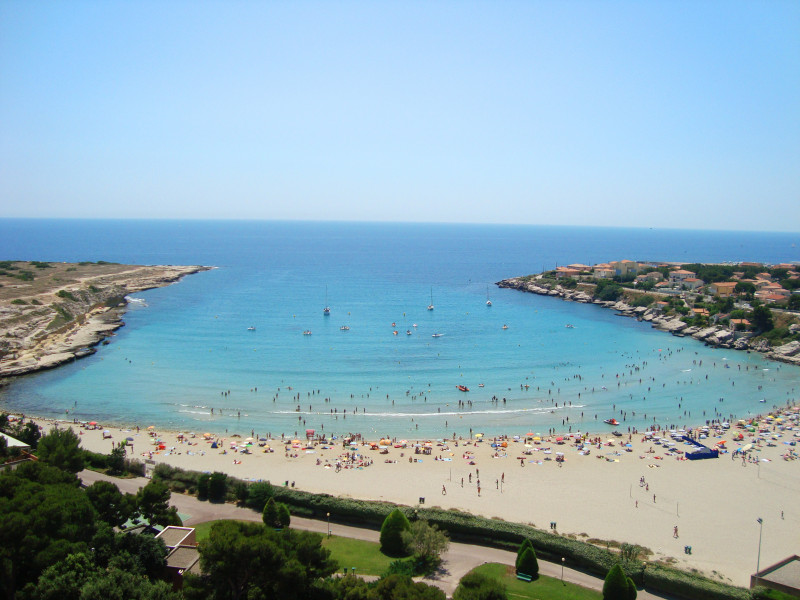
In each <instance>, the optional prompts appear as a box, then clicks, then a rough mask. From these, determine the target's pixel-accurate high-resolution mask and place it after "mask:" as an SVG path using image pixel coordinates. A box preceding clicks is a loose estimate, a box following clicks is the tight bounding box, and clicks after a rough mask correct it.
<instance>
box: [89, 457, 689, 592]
mask: <svg viewBox="0 0 800 600" xmlns="http://www.w3.org/2000/svg"><path fill="white" fill-rule="evenodd" d="M78 477H79V478H80V479H81V481H82V482H83V484H84V485H91V484H93V483H94V482H95V481H101V480H102V481H110V482H112V483H114V484H115V485H116V486H117V487H118V488H119V490H120V491H121V492H123V493H128V494H135V493H136V492H137V491H138V490H139V488H141V487H143V486H145V485H147V484H148V483H149V481H150V480H149V479H146V478H144V477H134V478H130V479H120V478H117V477H110V476H108V475H104V474H102V473H97V472H95V471H89V470H84V471H81V472H80V473H78ZM170 504H171V505H172V506H174V507H175V508H177V510H178V512H179V513H180V514H181V515H182V516H183V517H184V519H183V522H184V525H185V526H187V527H191V526H192V525H197V524H199V523H204V522H206V521H213V520H217V519H237V520H241V521H257V522H261V514H260V513H258V512H256V511H254V510H252V509H249V508H243V507H239V506H235V505H233V504H214V503H211V502H203V501H200V500H198V499H197V498H196V497H194V496H187V495H184V494H172V496H171V498H170ZM292 527H294V528H296V529H303V530H306V531H315V532H317V533H321V534H323V535H324V534H326V533H327V531H328V523H327V521H320V520H316V519H305V518H302V517H296V516H292ZM330 527H331V533H332V534H333V535H338V536H341V537H347V538H352V539H357V540H365V541H368V542H376V543H377V542H378V541H379V537H380V532H379V531H377V530H375V529H370V528H366V527H355V526H352V525H341V524H338V523H331V524H330ZM516 556H517V555H516V554H515V553H514V552H509V551H506V550H499V549H497V548H489V547H486V546H476V545H472V544H461V543H457V542H451V543H450V548H449V549H448V551H447V552H446V553H445V554H444V555H443V556H442V565H441V568H440V570H439V572H438V573H436V574H434V575H433V576H429V577H425V578H423V579H421V581H423V582H425V583H427V584H429V585H435V586H436V587H438V588H440V589H441V590H443V591H444V593H445V594H447V596H448V597H451V596H452V595H453V592H454V591H455V589H456V587H457V586H458V582H459V580H460V579H461V578H462V577H463V576H464V575H466V574H467V573H469V572H470V571H471V570H472V569H474V568H475V567H477V566H480V565H482V564H484V563H500V564H506V565H513V564H514V561H515V560H516ZM539 572H540V573H541V574H542V575H546V576H548V577H555V578H560V577H561V573H562V567H561V565H560V564H556V563H551V562H547V561H544V560H542V559H539ZM563 573H564V581H568V582H570V583H575V584H577V585H580V586H583V587H586V588H590V589H594V590H602V589H603V579H601V578H599V577H595V576H594V575H590V574H588V573H584V572H583V571H578V570H576V569H572V568H570V567H567V566H565V567H564V568H563ZM637 598H639V599H640V600H657V599H660V600H674V599H673V597H672V596H669V595H664V594H660V593H655V592H648V591H646V590H639V593H638V595H637Z"/></svg>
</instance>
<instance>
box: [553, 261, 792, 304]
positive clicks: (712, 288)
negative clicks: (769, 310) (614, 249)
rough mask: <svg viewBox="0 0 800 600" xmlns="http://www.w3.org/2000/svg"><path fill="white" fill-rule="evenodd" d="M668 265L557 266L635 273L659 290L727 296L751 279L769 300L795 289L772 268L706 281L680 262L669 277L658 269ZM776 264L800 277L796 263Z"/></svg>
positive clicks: (567, 274) (565, 271) (596, 275)
mask: <svg viewBox="0 0 800 600" xmlns="http://www.w3.org/2000/svg"><path fill="white" fill-rule="evenodd" d="M740 265H741V266H744V267H748V266H757V267H763V265H760V264H757V263H740ZM664 266H668V265H665V264H663V263H646V262H636V261H632V260H619V261H612V262H608V263H600V264H597V265H593V266H589V265H583V264H580V263H576V264H571V265H567V266H566V267H556V270H555V271H556V278H558V279H563V278H576V279H577V278H582V277H584V278H585V277H590V278H591V279H613V278H614V277H622V278H628V277H630V276H633V277H634V280H633V281H634V283H635V284H643V283H645V282H653V283H654V284H655V286H654V288H655V290H656V291H662V292H667V293H668V292H670V291H675V290H681V291H683V290H687V291H695V292H699V291H700V290H701V289H702V288H706V291H707V293H708V294H709V295H712V296H719V297H721V298H727V297H729V296H734V295H736V291H735V288H736V285H737V284H738V283H740V282H747V283H751V284H753V286H754V287H755V289H756V293H755V297H756V298H758V299H759V300H761V301H763V302H765V303H772V302H781V301H783V300H787V299H788V298H789V297H790V296H791V294H792V292H791V291H790V290H787V289H785V288H784V287H783V286H782V285H781V284H780V283H778V282H776V281H772V276H771V275H770V274H769V273H768V272H766V271H765V272H763V273H759V274H757V275H756V277H755V279H745V278H744V272H739V273H737V272H734V274H733V278H732V279H733V280H732V281H720V282H715V283H711V284H708V285H706V283H705V282H704V281H703V280H702V279H700V278H698V277H697V273H694V272H693V271H688V270H686V269H682V268H680V267H678V266H671V267H670V271H669V276H668V278H665V277H664V275H663V274H662V272H661V271H656V270H654V269H656V268H658V267H664ZM774 268H781V269H786V270H787V277H789V278H792V277H794V278H797V277H800V272H798V271H797V270H796V269H797V266H796V265H791V264H780V265H775V267H774Z"/></svg>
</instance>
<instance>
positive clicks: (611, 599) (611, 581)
mask: <svg viewBox="0 0 800 600" xmlns="http://www.w3.org/2000/svg"><path fill="white" fill-rule="evenodd" d="M634 589H635V588H634ZM629 593H630V591H629V590H628V578H627V577H626V576H625V572H624V571H623V570H622V567H621V566H619V565H618V564H616V565H614V566H613V567H611V569H610V570H609V571H608V574H607V575H606V580H605V583H603V600H628V595H629Z"/></svg>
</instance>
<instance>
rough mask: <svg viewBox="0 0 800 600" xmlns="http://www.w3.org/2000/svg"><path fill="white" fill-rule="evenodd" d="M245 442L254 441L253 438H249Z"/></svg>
mask: <svg viewBox="0 0 800 600" xmlns="http://www.w3.org/2000/svg"><path fill="white" fill-rule="evenodd" d="M244 441H245V442H252V441H253V438H251V437H249V438H245V439H244Z"/></svg>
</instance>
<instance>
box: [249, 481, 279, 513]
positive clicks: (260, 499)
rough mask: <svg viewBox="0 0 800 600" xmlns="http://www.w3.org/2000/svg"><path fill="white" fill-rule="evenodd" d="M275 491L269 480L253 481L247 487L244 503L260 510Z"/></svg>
mask: <svg viewBox="0 0 800 600" xmlns="http://www.w3.org/2000/svg"><path fill="white" fill-rule="evenodd" d="M274 495H275V492H274V490H273V488H272V485H271V484H270V483H269V481H259V482H258V483H253V484H251V485H250V486H249V487H248V488H247V500H246V504H247V506H248V507H250V508H252V509H253V510H257V511H259V512H261V511H262V510H264V506H265V505H266V504H267V500H269V499H270V498H272V496H274Z"/></svg>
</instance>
